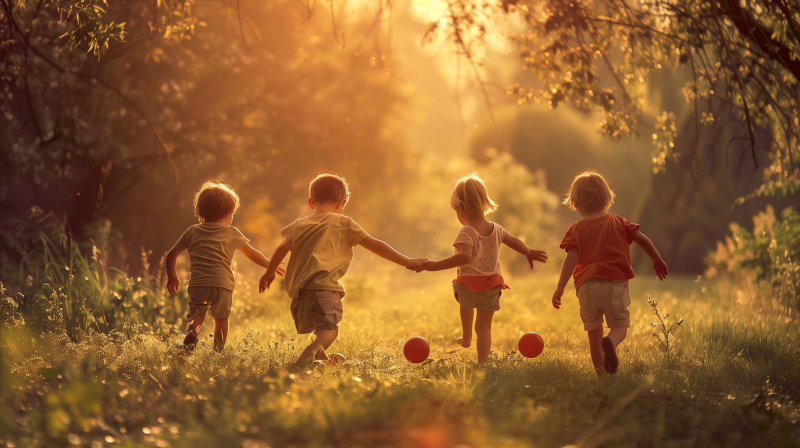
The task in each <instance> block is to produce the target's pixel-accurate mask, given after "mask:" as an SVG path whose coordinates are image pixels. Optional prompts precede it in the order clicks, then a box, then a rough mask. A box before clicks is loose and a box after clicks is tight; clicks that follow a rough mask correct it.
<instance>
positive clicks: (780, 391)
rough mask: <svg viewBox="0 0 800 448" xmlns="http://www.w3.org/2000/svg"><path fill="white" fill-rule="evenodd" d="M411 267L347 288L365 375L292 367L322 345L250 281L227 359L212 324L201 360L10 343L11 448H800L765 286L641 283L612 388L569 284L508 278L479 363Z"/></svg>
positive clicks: (169, 332)
mask: <svg viewBox="0 0 800 448" xmlns="http://www.w3.org/2000/svg"><path fill="white" fill-rule="evenodd" d="M409 274H410V273H405V272H403V273H398V274H397V276H396V278H389V279H388V280H386V281H384V282H375V281H370V280H368V279H366V278H363V277H359V276H358V275H357V274H353V275H351V276H350V277H348V278H346V280H348V282H347V284H346V286H347V287H348V296H347V297H346V298H345V317H344V321H343V323H342V327H341V332H340V337H339V339H338V340H337V341H336V342H335V343H334V345H333V347H332V348H331V350H330V351H331V352H339V353H342V354H344V355H345V356H346V357H347V358H348V362H347V363H345V364H340V365H337V366H327V365H322V364H320V363H317V364H314V365H310V366H309V367H307V368H306V367H304V368H290V367H289V366H290V364H291V363H292V361H293V360H294V358H295V357H296V356H297V354H298V353H299V351H300V350H302V348H303V347H304V345H305V344H306V343H307V337H299V336H298V335H296V334H295V332H294V327H293V324H292V321H291V317H290V315H289V312H288V298H286V297H285V295H284V294H282V292H280V291H275V290H273V291H270V292H269V293H268V294H266V295H263V296H259V295H257V294H253V293H251V292H249V291H252V290H253V288H254V286H253V283H252V281H250V282H247V281H245V282H243V283H240V286H238V288H239V289H240V290H241V291H243V292H241V293H237V298H236V299H235V300H237V302H236V305H235V307H236V310H235V313H234V315H233V317H232V321H231V322H232V327H231V337H230V340H229V344H228V346H227V347H226V349H225V351H224V352H223V353H222V354H217V353H213V352H212V351H211V340H210V339H209V338H208V337H205V336H207V335H208V333H209V332H210V331H211V325H208V324H206V325H205V326H204V328H203V336H204V337H203V339H202V342H201V343H200V344H199V346H198V348H197V350H196V351H195V352H194V353H193V354H191V355H188V356H187V355H184V354H183V352H182V351H181V350H178V349H176V348H175V341H176V340H180V339H181V336H180V335H179V334H178V333H177V331H176V329H175V327H173V326H169V325H165V324H164V325H160V326H159V325H155V326H154V325H149V326H147V327H144V326H137V325H133V326H126V327H125V328H123V329H122V330H120V331H117V332H112V334H111V335H103V334H98V333H90V334H89V335H87V336H86V337H85V338H84V341H82V342H81V343H73V342H71V341H70V340H69V339H68V338H66V337H65V336H61V335H58V334H57V333H56V334H48V335H43V336H39V335H33V334H30V333H25V332H24V331H23V330H19V329H17V330H7V331H6V332H5V334H4V335H3V341H4V344H3V363H2V364H3V367H2V375H3V376H2V398H3V401H4V405H3V407H2V409H0V424H2V425H3V426H0V430H2V432H1V433H0V434H2V435H0V439H2V440H3V441H2V442H0V446H3V443H4V444H5V446H8V447H12V446H13V447H35V446H91V447H92V448H97V447H100V446H128V447H133V446H162V447H166V446H173V447H243V448H257V447H261V448H263V447H267V446H269V447H276V448H277V447H298V448H300V447H303V448H304V447H365V448H366V447H420V448H454V447H457V448H465V447H470V448H483V447H520V448H521V447H563V446H569V445H575V446H578V447H597V446H606V447H617V446H620V447H622V446H642V447H645V446H647V447H649V446H653V447H668V446H687V447H688V446H691V447H694V446H742V447H744V446H747V447H750V446H797V445H798V443H800V424H798V419H800V412H798V400H800V340H798V339H799V337H798V323H797V321H796V320H792V319H790V318H787V317H785V316H786V314H785V313H781V312H779V311H777V310H773V309H772V306H771V305H770V302H769V300H765V299H763V298H761V297H759V292H758V290H757V289H753V290H752V291H748V290H747V289H746V288H745V289H741V288H734V287H732V286H731V285H729V284H727V283H720V284H717V283H714V282H709V281H698V282H695V281H694V279H687V278H678V277H670V278H668V280H667V281H666V282H664V283H658V281H657V280H650V279H645V278H643V277H645V276H644V275H642V276H640V277H638V278H637V279H634V280H633V281H632V282H631V297H632V300H633V304H632V306H631V308H630V309H631V315H632V327H631V329H630V332H629V334H628V338H627V339H626V341H625V342H624V343H623V344H622V345H621V346H620V369H619V370H620V371H619V373H618V374H617V375H615V376H612V377H607V378H597V377H596V376H595V374H594V372H593V370H592V367H591V362H590V359H589V352H588V347H587V343H586V341H585V339H586V335H585V332H583V331H582V326H581V322H580V318H579V317H578V306H577V299H576V298H575V297H574V293H573V292H571V291H568V293H569V295H568V296H565V306H564V307H563V308H562V309H561V310H560V311H556V310H554V309H553V308H552V307H551V306H550V295H551V292H552V291H551V287H552V285H554V284H555V277H554V276H552V274H534V275H526V276H522V275H518V276H515V277H512V278H508V279H507V280H508V283H509V284H510V285H511V286H512V290H511V291H509V292H507V293H506V294H504V296H503V299H502V301H501V305H502V309H501V310H500V311H499V312H498V313H497V314H496V315H495V321H494V327H493V335H494V346H493V355H492V357H491V358H490V359H489V360H487V362H485V363H483V364H481V365H476V363H475V361H476V358H477V356H476V353H475V350H474V346H473V348H470V349H463V348H460V347H459V346H457V345H456V344H455V339H456V337H457V336H458V335H459V331H460V330H459V329H460V324H459V321H458V304H457V303H456V302H455V300H454V299H453V296H452V290H451V287H450V284H449V279H450V277H449V273H441V274H437V275H433V274H420V276H419V277H413V276H412V275H413V274H410V275H409ZM422 276H425V277H422ZM411 279H413V280H411ZM404 284H405V285H407V286H405V287H403V286H402V285H404ZM408 285H412V286H408ZM420 285H424V286H422V287H421V286H420ZM648 295H652V296H653V297H654V298H655V299H656V300H657V302H658V308H659V310H660V311H661V312H662V313H669V314H670V316H671V317H670V321H677V320H678V319H679V318H684V319H685V322H684V324H683V325H681V326H680V327H678V329H677V330H675V336H676V337H677V339H676V340H675V341H674V344H673V347H672V348H671V349H670V352H669V353H665V351H664V350H663V349H662V348H661V347H660V346H659V344H658V342H657V341H656V340H655V338H654V337H653V336H652V333H653V327H651V325H650V323H651V322H655V320H654V319H653V317H654V316H653V315H652V314H650V307H649V305H648V303H647V297H648ZM176 306H181V305H180V304H179V303H177V304H176ZM209 323H210V322H209ZM528 331H536V332H538V333H540V334H541V335H542V336H543V337H544V340H545V350H544V352H543V354H542V355H541V356H539V357H538V358H536V359H526V358H523V357H522V356H521V355H520V354H519V353H516V341H517V339H518V338H519V336H520V335H521V334H523V333H524V332H528ZM412 336H423V337H425V338H426V339H427V340H428V341H429V342H430V344H431V350H432V351H431V355H430V358H429V360H428V361H426V362H425V363H423V364H418V365H415V364H411V363H409V362H407V361H406V360H405V359H404V358H403V355H402V344H403V342H404V340H405V339H407V338H409V337H412Z"/></svg>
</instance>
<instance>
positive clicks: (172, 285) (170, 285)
mask: <svg viewBox="0 0 800 448" xmlns="http://www.w3.org/2000/svg"><path fill="white" fill-rule="evenodd" d="M180 285H181V281H180V280H178V279H177V278H171V279H169V280H167V290H168V291H169V293H170V294H175V293H177V292H178V287H179V286H180Z"/></svg>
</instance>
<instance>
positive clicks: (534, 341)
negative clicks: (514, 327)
mask: <svg viewBox="0 0 800 448" xmlns="http://www.w3.org/2000/svg"><path fill="white" fill-rule="evenodd" d="M517 346H518V347H519V352H520V353H522V356H524V357H526V358H535V357H537V356H539V355H541V354H542V350H544V339H542V337H541V336H540V335H539V333H525V334H523V335H522V337H521V338H519V344H518V345H517Z"/></svg>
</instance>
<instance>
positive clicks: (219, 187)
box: [194, 180, 239, 222]
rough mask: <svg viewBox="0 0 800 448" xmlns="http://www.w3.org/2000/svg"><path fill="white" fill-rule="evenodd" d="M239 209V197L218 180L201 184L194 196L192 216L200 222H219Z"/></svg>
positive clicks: (228, 186)
mask: <svg viewBox="0 0 800 448" xmlns="http://www.w3.org/2000/svg"><path fill="white" fill-rule="evenodd" d="M238 208H239V195H237V194H236V192H235V191H233V188H231V187H230V185H226V184H224V183H222V182H221V181H218V180H210V181H208V182H206V183H204V184H203V186H202V187H200V191H198V192H197V193H196V194H195V195H194V214H195V216H197V219H199V220H200V222H213V221H219V220H220V219H222V218H225V217H226V216H228V215H230V214H232V213H235V212H236V210H237V209H238Z"/></svg>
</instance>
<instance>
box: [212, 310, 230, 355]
mask: <svg viewBox="0 0 800 448" xmlns="http://www.w3.org/2000/svg"><path fill="white" fill-rule="evenodd" d="M227 340H228V318H227V317H220V318H216V317H215V318H214V351H215V352H217V353H219V352H221V351H222V349H223V348H225V342H227Z"/></svg>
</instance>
